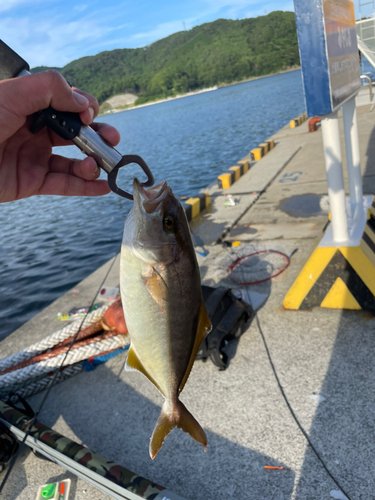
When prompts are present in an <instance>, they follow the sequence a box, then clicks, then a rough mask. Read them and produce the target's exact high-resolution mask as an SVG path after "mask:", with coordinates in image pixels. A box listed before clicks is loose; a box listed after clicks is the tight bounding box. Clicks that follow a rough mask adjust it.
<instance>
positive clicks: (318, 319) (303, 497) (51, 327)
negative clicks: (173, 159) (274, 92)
mask: <svg viewBox="0 0 375 500" xmlns="http://www.w3.org/2000/svg"><path fill="white" fill-rule="evenodd" d="M357 113H358V128H359V140H360V152H361V167H362V173H363V188H364V193H365V194H375V167H374V160H375V111H374V112H373V113H371V112H370V106H369V105H366V106H361V107H359V108H357ZM341 121H342V120H340V122H341ZM340 127H341V135H342V146H343V144H344V140H343V128H342V123H340ZM265 139H266V138H265ZM273 139H274V140H275V144H276V146H275V148H274V149H273V150H271V151H270V152H269V153H268V154H267V155H266V156H265V157H264V158H262V159H261V160H260V161H259V162H257V163H255V164H252V167H251V168H250V170H249V172H248V173H246V174H245V175H244V176H242V177H241V178H240V180H238V181H237V182H236V183H235V184H234V185H233V186H232V187H231V188H230V189H229V190H225V192H223V191H222V190H219V189H218V188H217V187H216V186H211V187H210V189H209V192H210V194H211V195H212V200H213V203H212V206H211V208H210V209H209V210H207V211H206V212H203V213H202V214H201V215H200V216H199V217H198V218H197V219H194V220H193V222H192V224H191V227H192V230H193V233H194V234H193V237H194V241H195V244H196V245H197V248H198V249H199V248H201V247H204V248H205V249H206V250H207V251H208V254H207V256H206V257H203V256H202V255H200V254H198V261H199V265H200V268H201V275H202V283H203V284H208V285H212V286H218V285H224V286H227V287H231V288H240V289H241V290H242V293H243V296H244V297H245V298H249V297H250V298H251V300H252V301H253V305H254V306H255V307H257V309H258V311H257V317H258V320H259V322H258V321H257V319H256V318H255V317H253V319H252V321H251V322H250V323H249V326H248V329H247V331H246V332H245V333H244V335H243V336H242V337H241V338H240V339H239V341H234V342H233V343H231V344H228V354H229V357H230V363H229V367H228V369H227V370H225V371H218V369H217V368H216V367H215V366H214V365H213V364H212V363H211V361H207V362H206V363H203V362H202V361H196V363H195V364H194V367H193V370H192V373H191V375H190V377H189V380H188V383H187V385H186V387H185V388H184V391H183V393H182V396H181V400H182V401H183V403H184V404H185V405H186V407H187V408H188V409H189V410H190V411H191V412H192V414H193V415H194V416H195V417H196V419H197V420H198V421H199V422H200V424H201V425H202V427H203V428H204V430H205V432H206V434H207V438H208V448H207V452H206V453H204V452H203V448H202V447H201V446H200V445H198V444H197V443H196V442H195V441H193V440H192V439H191V438H190V436H188V435H187V434H184V433H183V432H182V431H180V430H178V429H175V430H174V431H173V432H172V433H171V434H170V435H169V436H168V437H167V439H166V441H165V442H164V445H163V448H162V450H161V451H160V453H159V454H158V456H157V457H156V458H155V460H154V461H152V460H151V459H150V458H149V455H148V446H149V439H150V436H151V433H152V431H153V428H154V425H155V423H156V420H157V418H158V416H159V412H160V408H161V405H162V402H163V400H162V397H161V396H160V394H159V393H158V391H157V390H156V389H155V388H154V387H153V386H152V385H151V384H150V383H149V382H148V381H147V380H146V379H145V378H144V377H142V376H141V375H140V374H138V373H133V372H125V371H122V372H121V374H120V376H118V374H119V372H120V370H121V368H122V366H123V364H124V362H125V354H122V355H120V356H118V357H116V358H114V359H112V360H110V361H109V362H107V363H105V364H103V365H101V366H99V367H97V368H96V369H95V370H93V371H91V372H83V373H81V374H80V375H78V376H76V377H73V378H71V379H69V380H67V381H65V382H63V383H61V384H59V385H58V386H55V387H54V388H52V390H51V393H50V395H49V397H48V399H47V402H46V404H45V406H44V408H43V410H42V412H41V414H40V417H39V420H40V421H41V422H42V423H44V424H45V425H47V426H49V427H52V428H53V429H55V430H57V431H58V432H60V433H61V434H63V435H65V436H67V437H69V438H71V439H73V440H74V441H76V442H78V443H83V444H84V445H85V446H87V447H88V448H90V449H92V450H94V451H96V452H97V453H100V454H101V455H104V456H105V457H107V458H109V459H111V460H113V461H114V462H116V463H118V464H120V465H122V466H124V467H126V468H128V469H130V470H132V471H134V472H136V473H137V474H140V475H142V476H144V477H146V478H147V479H149V480H152V481H154V482H156V483H157V484H160V485H162V486H164V487H166V488H168V490H171V491H173V492H174V493H176V494H177V495H180V496H181V497H183V498H185V499H188V500H196V499H202V500H203V499H204V500H219V499H220V500H221V499H252V500H289V499H290V500H292V499H293V500H294V499H295V500H315V499H319V500H320V499H327V500H328V499H330V498H338V499H340V498H345V497H344V496H343V493H342V492H340V487H339V485H340V486H341V487H342V488H343V490H344V491H345V492H346V493H347V496H348V498H349V499H352V500H360V499H363V500H369V499H373V498H375V423H374V422H375V419H374V415H375V397H374V384H375V364H374V362H373V360H374V358H375V341H374V336H375V318H374V317H373V316H372V315H370V314H369V313H366V312H364V311H341V310H332V309H322V308H315V309H313V310H311V311H287V310H285V309H284V308H283V306H282V302H283V298H284V297H285V295H286V293H287V291H288V290H289V288H290V286H291V285H292V284H293V282H294V280H295V278H296V277H297V276H298V274H299V272H300V270H301V268H302V267H303V265H304V264H305V262H306V261H307V259H308V256H309V255H310V253H311V252H312V251H313V249H314V248H315V246H316V245H317V243H318V242H319V240H320V238H321V236H322V231H323V229H324V228H325V226H326V224H327V220H328V211H329V203H328V196H327V183H326V174H325V164H324V154H323V145H322V134H321V130H320V129H318V131H317V132H314V133H309V132H308V125H307V121H306V122H305V123H303V124H302V125H300V126H299V127H297V128H295V129H290V128H289V125H288V126H285V127H284V128H283V129H281V130H280V131H279V132H278V133H277V134H275V135H274V136H273ZM342 157H343V164H344V177H345V183H346V188H348V186H347V174H346V171H345V164H346V162H345V149H344V147H342ZM233 161H234V163H235V162H236V161H237V159H233ZM234 163H233V164H234ZM228 167H229V166H228ZM228 193H232V194H233V199H234V200H235V201H236V205H235V206H228V205H224V202H225V201H226V199H227V196H224V194H225V195H226V194H228ZM118 230H119V231H122V227H121V228H120V227H119V229H118ZM221 240H226V241H241V245H240V246H238V247H232V248H228V247H224V246H223V245H222V244H220V243H217V242H218V241H221ZM263 249H272V250H279V251H281V252H284V253H286V254H287V255H290V254H291V253H292V251H293V250H295V249H298V251H297V252H296V253H295V254H294V255H293V256H292V258H291V265H290V267H289V268H288V269H286V270H285V271H284V272H283V273H282V274H280V275H279V276H278V277H276V278H274V279H272V280H269V281H266V282H264V283H262V284H259V285H251V286H247V287H239V286H237V285H235V284H234V283H233V282H232V281H230V280H229V278H228V276H227V267H228V265H229V264H230V263H231V262H233V260H235V259H236V258H237V257H238V256H239V255H246V254H249V253H252V252H255V251H258V250H263ZM115 259H116V262H115V263H114V265H113V267H112V270H111V272H110V274H109V276H108V278H107V280H106V285H108V286H117V285H118V283H119V277H118V261H119V258H118V257H116V258H115ZM111 264H112V261H110V262H108V263H106V264H105V265H104V266H103V267H102V268H100V269H98V270H97V271H96V272H95V273H93V274H92V275H91V276H89V277H88V278H86V279H85V280H84V281H82V282H81V283H79V284H78V285H77V286H76V287H75V288H76V289H78V290H79V293H78V294H77V293H73V291H70V292H68V293H67V294H65V295H64V296H63V297H61V298H60V299H58V300H57V301H55V302H54V303H53V304H51V305H50V306H49V307H48V308H46V309H45V310H44V311H43V312H41V313H40V314H38V315H37V316H36V317H35V318H33V319H32V320H31V321H29V322H28V323H26V324H25V325H23V326H22V327H21V328H19V329H18V330H17V331H15V332H14V333H13V334H12V335H10V336H9V337H8V338H6V339H5V340H3V341H2V342H1V357H5V356H7V355H10V354H13V353H15V352H18V351H19V350H21V349H22V348H24V347H27V346H29V345H30V344H32V343H34V342H36V341H37V340H40V339H42V338H44V337H46V336H47V335H49V334H50V333H53V332H54V331H56V330H58V329H59V328H60V327H61V325H60V324H59V322H57V321H56V316H57V314H58V313H59V312H67V311H68V310H69V309H71V308H72V307H74V306H82V305H86V303H87V302H91V300H92V298H93V294H94V293H95V290H96V289H97V287H98V286H99V284H100V282H101V280H102V279H103V277H104V276H105V273H106V271H107V270H108V268H109V266H110V265H111ZM262 334H263V337H262ZM264 341H265V342H266V345H267V347H268V350H269V353H270V356H271V359H272V363H273V366H274V368H275V371H276V373H277V376H278V378H279V380H280V383H281V385H282V387H283V389H284V391H285V395H286V397H287V399H288V401H289V404H290V407H291V408H292V410H293V412H294V414H295V416H296V418H297V419H298V421H299V423H300V425H301V426H302V427H303V429H304V430H305V432H306V433H307V434H308V436H309V438H310V440H311V442H312V444H313V446H314V448H315V450H316V451H317V453H318V454H319V456H320V459H321V460H319V459H318V457H317V456H316V454H315V453H314V451H313V450H312V448H311V446H310V445H309V444H308V442H307V440H306V438H305V436H304V435H303V434H302V432H301V431H300V429H299V427H298V426H297V424H296V421H295V419H294V418H293V416H292V413H291V411H290V408H288V406H287V404H286V403H285V400H284V398H283V396H282V393H281V391H280V388H279V386H278V384H277V381H276V378H275V374H274V372H273V370H272V367H271V364H270V360H269V358H268V356H267V351H266V347H265V343H264ZM42 396H43V393H41V394H39V395H36V396H33V397H32V398H29V399H28V401H29V403H30V404H31V405H32V406H33V407H34V408H37V407H38V403H39V402H40V401H41V398H42ZM322 461H323V462H324V465H325V467H326V468H325V467H324V466H323V464H322ZM264 466H282V467H283V470H269V469H264ZM326 469H328V470H329V472H330V474H331V476H330V475H329V474H328V472H327V470H326ZM332 476H333V478H334V479H335V480H336V482H335V480H334V479H332ZM3 477H4V473H2V474H0V481H1V480H2V478H3ZM65 477H70V478H71V480H72V495H71V498H72V500H84V499H87V500H88V499H89V500H97V499H102V498H107V497H106V495H105V494H103V493H101V492H100V491H98V490H96V489H95V488H94V487H93V486H91V485H89V484H87V483H85V482H84V481H83V480H81V479H77V478H76V477H75V476H74V475H72V474H70V473H67V472H66V471H65V470H64V469H63V468H62V467H60V466H58V465H56V464H53V463H51V462H48V461H45V460H41V459H39V458H37V457H36V456H35V455H34V454H33V453H31V452H30V450H29V449H28V448H25V449H24V450H23V452H22V453H21V456H20V457H19V460H18V462H17V463H16V466H15V468H14V470H13V472H12V475H11V476H10V479H9V481H8V482H7V485H6V488H5V492H4V498H6V499H7V500H15V499H20V500H34V498H35V496H36V491H37V489H38V487H39V486H40V485H41V484H44V483H47V482H53V481H56V480H60V479H62V478H65ZM337 483H338V484H339V485H338V484H337Z"/></svg>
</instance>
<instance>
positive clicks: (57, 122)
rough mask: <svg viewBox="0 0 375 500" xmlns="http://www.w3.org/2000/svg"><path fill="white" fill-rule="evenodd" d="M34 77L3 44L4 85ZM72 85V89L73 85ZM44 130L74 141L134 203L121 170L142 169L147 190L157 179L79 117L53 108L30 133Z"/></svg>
mask: <svg viewBox="0 0 375 500" xmlns="http://www.w3.org/2000/svg"><path fill="white" fill-rule="evenodd" d="M30 74H31V73H30V66H29V65H28V63H27V62H26V61H25V60H24V59H22V57H20V56H19V55H18V54H17V53H16V52H14V50H12V49H11V48H10V47H8V45H7V44H6V43H4V42H3V41H2V40H0V81H1V80H8V79H11V78H17V77H20V76H26V75H30ZM68 84H69V85H70V87H71V84H70V83H69V82H68ZM44 127H48V128H49V129H50V130H52V131H53V132H55V133H56V134H57V135H58V136H60V137H61V138H62V139H65V140H67V141H71V142H72V143H73V144H75V145H76V146H77V147H78V148H79V149H80V150H81V151H82V153H84V154H85V155H87V156H90V157H91V158H94V160H95V161H96V163H97V164H98V165H99V167H100V168H102V169H103V170H104V171H105V172H106V173H107V175H108V185H109V187H110V188H111V190H112V191H113V192H114V193H116V194H118V195H119V196H122V197H123V198H127V199H128V200H133V195H132V194H130V193H128V192H127V191H124V190H122V189H121V188H120V187H119V186H118V185H117V181H116V180H117V174H118V172H119V169H120V168H121V167H124V166H126V165H129V164H130V163H135V164H137V165H139V166H140V167H141V169H142V170H143V172H144V173H145V174H146V176H147V181H146V182H144V183H142V186H143V187H151V186H153V185H154V182H155V180H154V176H153V175H152V173H151V170H150V168H149V167H148V165H147V164H146V162H145V161H144V160H143V158H141V157H140V156H138V155H121V153H119V152H118V151H117V150H116V149H115V148H114V147H112V146H111V145H110V144H108V143H107V142H106V141H104V140H103V139H102V137H100V135H99V134H98V133H97V132H95V130H93V129H92V128H91V127H90V126H89V125H84V124H83V123H82V121H81V119H80V117H79V113H70V112H67V111H57V110H56V109H53V108H52V107H51V106H49V107H48V108H46V109H43V110H41V111H39V112H38V113H36V114H35V115H34V117H33V122H32V124H31V127H30V132H32V133H33V134H37V133H38V132H40V131H41V130H42V129H43V128H44Z"/></svg>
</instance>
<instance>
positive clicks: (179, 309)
mask: <svg viewBox="0 0 375 500" xmlns="http://www.w3.org/2000/svg"><path fill="white" fill-rule="evenodd" d="M133 196H134V208H133V209H132V210H131V212H130V213H129V215H128V217H127V219H126V221H125V227H124V237H123V242H122V249H121V264H120V288H121V298H122V305H123V308H124V314H125V318H126V324H127V327H128V330H129V335H130V339H131V346H130V349H129V355H128V359H127V363H126V369H127V370H137V371H140V372H141V373H143V374H144V375H145V376H146V377H147V378H148V379H149V380H150V382H152V383H153V384H154V386H155V387H156V388H157V389H158V390H159V391H160V392H161V394H162V396H163V397H164V399H165V402H164V404H163V407H162V410H161V413H160V416H159V419H158V421H157V423H156V426H155V429H154V432H153V434H152V437H151V442H150V456H151V458H152V459H153V458H155V456H156V454H157V453H158V451H159V450H160V448H161V447H162V444H163V442H164V439H165V438H166V437H167V436H168V434H169V433H170V432H171V431H172V429H174V428H175V427H179V428H180V429H182V430H183V431H185V432H187V433H189V434H190V436H191V437H192V438H194V439H195V440H196V441H197V442H198V443H200V444H202V445H203V446H204V449H205V450H206V447H207V438H206V435H205V433H204V431H203V429H202V427H201V426H200V425H199V423H198V422H197V421H196V420H195V418H194V417H193V415H192V414H191V413H190V412H189V411H188V410H187V409H186V408H185V406H184V405H183V404H182V403H181V401H180V400H179V399H178V398H179V394H180V393H181V391H182V389H183V388H184V385H185V383H186V381H187V379H188V376H189V374H190V371H191V368H192V366H193V363H194V359H195V356H196V353H197V351H198V348H199V346H200V344H201V342H202V341H203V339H204V338H205V336H206V335H207V334H208V333H209V331H210V330H211V322H210V319H209V317H208V315H207V312H206V309H205V306H204V303H203V298H202V291H201V284H200V275H199V268H198V263H197V260H196V257H195V252H194V247H193V244H192V241H191V235H190V230H189V225H188V222H187V219H186V215H185V211H184V209H183V208H182V206H181V203H180V202H179V200H178V199H177V198H176V197H175V196H174V194H173V193H172V190H171V188H170V187H169V186H168V184H167V182H165V181H164V182H161V183H160V184H158V185H157V186H154V187H152V188H150V189H148V190H146V189H144V188H143V187H142V186H141V185H140V183H139V181H138V180H137V179H135V180H134V183H133Z"/></svg>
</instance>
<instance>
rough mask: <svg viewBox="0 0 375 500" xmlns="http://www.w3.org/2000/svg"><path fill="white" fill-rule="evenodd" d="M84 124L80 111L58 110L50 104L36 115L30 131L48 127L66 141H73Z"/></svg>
mask: <svg viewBox="0 0 375 500" xmlns="http://www.w3.org/2000/svg"><path fill="white" fill-rule="evenodd" d="M82 125H83V123H82V122H81V119H80V117H79V114H78V113H70V112H68V111H56V109H53V108H52V107H51V106H49V107H48V108H46V109H43V110H42V111H39V112H38V113H36V114H35V115H34V118H33V122H32V124H31V126H30V132H32V133H33V134H37V133H38V132H40V131H41V130H42V129H43V128H44V127H48V128H50V129H51V130H53V132H55V133H56V134H57V135H59V136H60V137H62V138H63V139H65V140H66V141H72V140H73V139H74V138H75V137H76V136H77V135H78V134H79V131H80V130H81V127H82Z"/></svg>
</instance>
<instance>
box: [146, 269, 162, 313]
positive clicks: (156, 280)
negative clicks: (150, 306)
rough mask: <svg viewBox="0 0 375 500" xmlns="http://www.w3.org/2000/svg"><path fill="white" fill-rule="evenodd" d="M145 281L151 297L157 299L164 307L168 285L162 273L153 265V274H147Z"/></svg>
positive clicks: (160, 305)
mask: <svg viewBox="0 0 375 500" xmlns="http://www.w3.org/2000/svg"><path fill="white" fill-rule="evenodd" d="M143 281H144V284H145V285H146V287H147V290H148V292H149V293H150V295H151V297H152V298H153V299H154V300H155V302H156V303H157V304H158V306H159V307H160V309H162V307H163V300H165V296H166V290H165V288H166V287H165V284H164V281H163V279H162V277H161V276H160V274H159V273H158V272H157V271H156V270H155V269H154V268H153V267H152V268H151V274H150V275H148V276H145V277H144V278H143Z"/></svg>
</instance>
